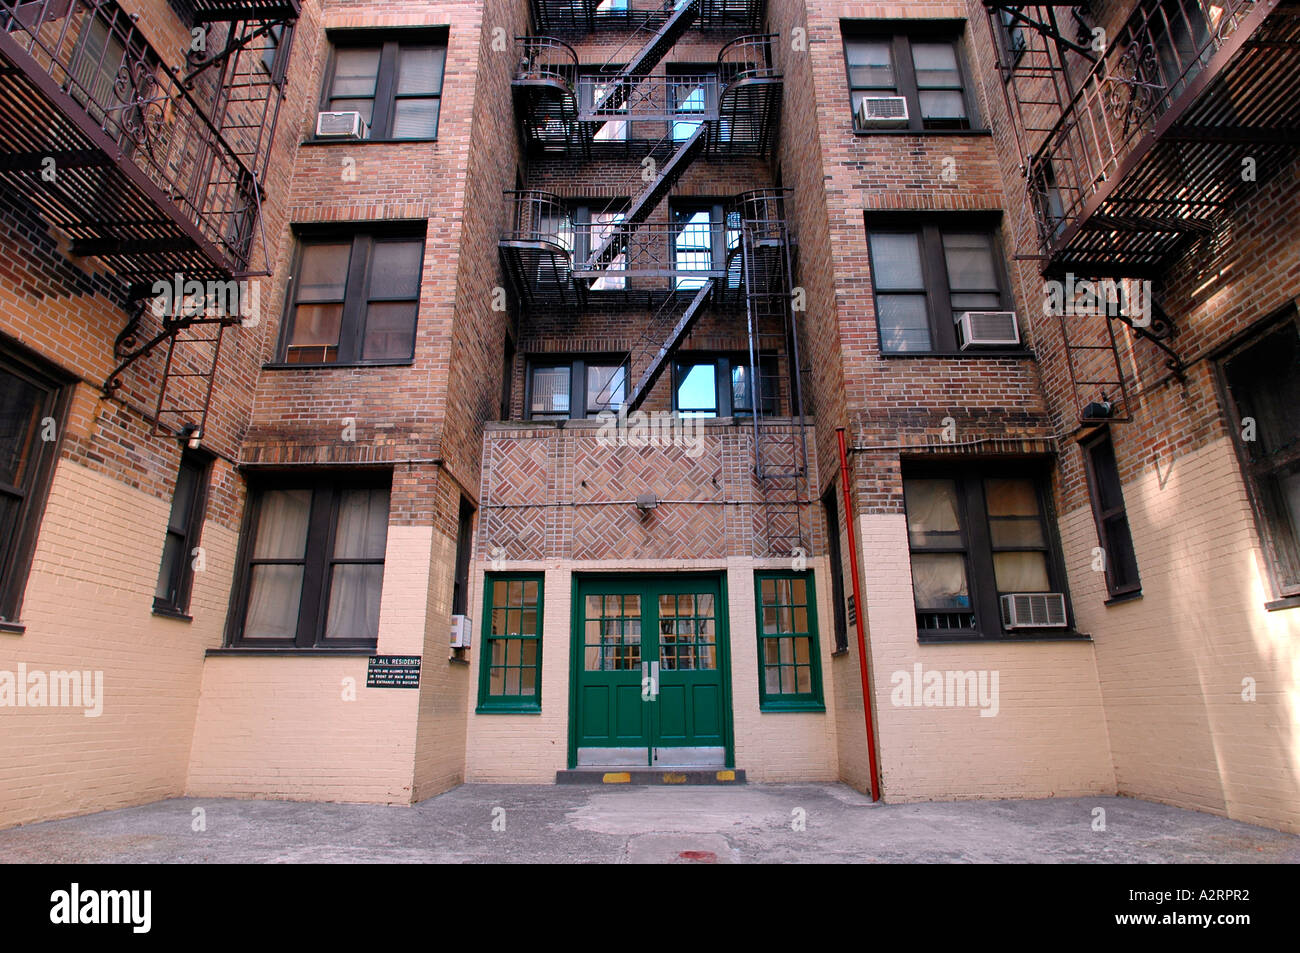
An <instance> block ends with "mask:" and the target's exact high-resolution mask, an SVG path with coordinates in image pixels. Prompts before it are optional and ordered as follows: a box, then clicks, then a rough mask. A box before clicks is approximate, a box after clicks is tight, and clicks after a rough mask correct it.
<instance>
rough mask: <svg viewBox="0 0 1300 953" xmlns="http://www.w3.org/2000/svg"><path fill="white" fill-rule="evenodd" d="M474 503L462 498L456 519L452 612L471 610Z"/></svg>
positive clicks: (465, 612) (458, 613)
mask: <svg viewBox="0 0 1300 953" xmlns="http://www.w3.org/2000/svg"><path fill="white" fill-rule="evenodd" d="M476 512H477V510H476V509H475V508H474V504H473V503H471V502H470V501H469V500H467V499H465V497H463V496H462V497H461V498H460V511H459V513H458V514H457V520H456V564H455V575H454V576H453V577H452V586H451V614H452V615H465V614H467V613H468V612H469V557H470V553H471V551H472V550H473V548H474V514H475V513H476Z"/></svg>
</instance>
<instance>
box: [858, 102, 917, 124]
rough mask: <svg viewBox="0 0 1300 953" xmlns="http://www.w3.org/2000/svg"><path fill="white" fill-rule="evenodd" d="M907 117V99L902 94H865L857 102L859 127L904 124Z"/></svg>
mask: <svg viewBox="0 0 1300 953" xmlns="http://www.w3.org/2000/svg"><path fill="white" fill-rule="evenodd" d="M907 119H908V116H907V99H906V97H904V96H867V97H866V98H864V99H863V100H862V102H860V103H858V128H859V129H879V128H883V127H889V126H906V125H907Z"/></svg>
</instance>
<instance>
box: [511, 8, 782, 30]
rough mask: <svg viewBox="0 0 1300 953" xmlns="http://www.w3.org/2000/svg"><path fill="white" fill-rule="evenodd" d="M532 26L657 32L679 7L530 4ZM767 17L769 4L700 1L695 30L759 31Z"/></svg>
mask: <svg viewBox="0 0 1300 953" xmlns="http://www.w3.org/2000/svg"><path fill="white" fill-rule="evenodd" d="M529 6H530V8H531V10H532V15H533V23H534V24H535V25H536V27H537V29H538V30H539V31H540V32H545V33H566V34H568V33H593V32H596V31H603V30H632V29H636V28H638V27H643V26H644V27H646V28H648V29H652V30H653V29H658V28H659V27H660V26H662V25H663V24H664V23H665V22H667V20H668V19H669V17H670V16H672V14H673V13H674V12H676V7H677V6H678V4H676V3H674V2H672V0H667V2H666V0H627V2H626V3H625V4H623V5H621V6H619V5H615V4H610V3H602V2H601V0H530V3H529ZM766 14H767V3H766V0H699V13H698V15H697V17H696V21H695V26H696V28H697V29H699V30H701V31H706V32H711V31H730V30H757V29H760V28H761V27H762V26H763V19H764V17H765V16H766Z"/></svg>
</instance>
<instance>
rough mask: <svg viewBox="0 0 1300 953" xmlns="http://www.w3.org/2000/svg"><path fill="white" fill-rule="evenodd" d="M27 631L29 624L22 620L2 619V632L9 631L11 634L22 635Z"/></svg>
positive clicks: (0, 628)
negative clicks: (6, 620)
mask: <svg viewBox="0 0 1300 953" xmlns="http://www.w3.org/2000/svg"><path fill="white" fill-rule="evenodd" d="M26 631H27V626H25V625H23V624H22V623H21V622H2V621H0V632H8V633H9V634H10V635H22V634H23V633H24V632H26Z"/></svg>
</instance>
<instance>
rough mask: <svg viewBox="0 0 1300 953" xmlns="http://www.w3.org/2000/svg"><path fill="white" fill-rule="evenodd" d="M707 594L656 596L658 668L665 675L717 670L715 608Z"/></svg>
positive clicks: (709, 595) (670, 593) (709, 594)
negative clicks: (657, 607) (657, 603)
mask: <svg viewBox="0 0 1300 953" xmlns="http://www.w3.org/2000/svg"><path fill="white" fill-rule="evenodd" d="M714 601H715V600H714V596H713V593H711V592H697V593H690V592H676V593H675V592H663V593H660V594H659V667H660V668H661V669H663V670H664V671H666V672H694V671H713V670H714V669H716V668H717V667H718V628H717V626H718V623H717V618H716V614H717V606H716V605H715V604H714Z"/></svg>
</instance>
